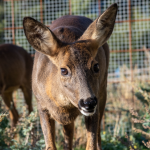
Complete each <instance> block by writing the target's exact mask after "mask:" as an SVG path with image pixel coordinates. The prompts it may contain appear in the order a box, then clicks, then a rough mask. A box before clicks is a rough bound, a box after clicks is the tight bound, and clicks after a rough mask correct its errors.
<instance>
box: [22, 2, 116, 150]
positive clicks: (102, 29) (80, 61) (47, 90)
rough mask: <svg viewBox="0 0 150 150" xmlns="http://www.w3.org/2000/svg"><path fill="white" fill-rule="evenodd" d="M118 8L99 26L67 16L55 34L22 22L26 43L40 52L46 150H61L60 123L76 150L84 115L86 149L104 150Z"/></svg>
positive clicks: (35, 84)
mask: <svg viewBox="0 0 150 150" xmlns="http://www.w3.org/2000/svg"><path fill="white" fill-rule="evenodd" d="M117 8H118V7H117V4H113V5H111V6H110V7H109V8H108V9H107V10H106V11H105V12H104V13H103V14H102V15H101V16H100V17H98V18H97V19H96V20H95V21H92V20H91V19H89V18H86V17H81V16H63V17H61V18H58V19H56V20H55V21H53V23H52V24H51V26H50V29H49V28H48V27H46V26H45V25H44V24H42V23H40V22H38V21H36V20H35V19H33V18H31V17H25V18H24V21H23V26H24V31H25V35H26V37H27V40H28V41H29V43H30V44H31V46H33V48H34V49H35V50H36V51H37V52H36V54H35V59H34V67H33V74H32V88H33V92H34V94H35V97H36V99H37V103H38V111H39V114H40V121H41V126H42V130H43V134H44V138H45V144H46V150H50V149H51V150H56V146H55V121H58V122H59V123H60V124H62V125H63V132H64V137H65V144H64V147H65V149H66V150H71V149H72V141H73V132H74V121H75V119H76V117H77V116H78V115H79V114H80V113H82V114H83V115H84V116H85V123H86V129H87V146H86V150H96V149H98V150H100V149H101V137H100V124H101V120H102V116H103V112H104V108H105V103H106V93H107V92H106V87H107V73H108V71H107V70H108V64H109V47H108V44H107V43H106V41H107V40H108V39H109V37H110V35H111V34H112V31H113V28H114V24H115V19H116V14H117Z"/></svg>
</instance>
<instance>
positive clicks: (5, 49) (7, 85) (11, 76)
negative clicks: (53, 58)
mask: <svg viewBox="0 0 150 150" xmlns="http://www.w3.org/2000/svg"><path fill="white" fill-rule="evenodd" d="M32 67H33V59H32V57H31V56H30V55H29V54H28V53H27V52H26V50H24V49H23V48H22V47H19V46H16V45H13V44H3V45H0V94H1V96H2V99H3V100H4V102H5V104H6V106H7V108H8V109H9V113H10V119H11V126H12V127H13V126H15V125H16V123H17V121H18V119H19V114H18V112H17V110H16V108H15V105H14V102H13V98H12V94H13V92H14V91H15V90H17V89H18V88H21V89H22V91H23V94H24V98H25V101H26V104H27V105H28V110H29V113H30V112H31V111H32V110H33V109H32V102H31V100H32V92H31V90H32V87H31V75H32Z"/></svg>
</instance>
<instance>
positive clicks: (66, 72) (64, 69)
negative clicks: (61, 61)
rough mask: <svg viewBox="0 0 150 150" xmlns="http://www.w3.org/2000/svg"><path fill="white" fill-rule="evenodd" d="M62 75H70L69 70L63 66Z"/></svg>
mask: <svg viewBox="0 0 150 150" xmlns="http://www.w3.org/2000/svg"><path fill="white" fill-rule="evenodd" d="M61 75H63V76H66V75H68V70H67V69H66V68H61Z"/></svg>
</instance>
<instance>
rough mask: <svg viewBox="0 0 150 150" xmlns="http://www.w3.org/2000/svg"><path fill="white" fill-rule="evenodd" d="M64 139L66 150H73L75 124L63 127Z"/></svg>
mask: <svg viewBox="0 0 150 150" xmlns="http://www.w3.org/2000/svg"><path fill="white" fill-rule="evenodd" d="M63 132H64V138H65V145H64V149H65V150H72V143H73V133H74V122H72V123H71V124H68V125H64V126H63Z"/></svg>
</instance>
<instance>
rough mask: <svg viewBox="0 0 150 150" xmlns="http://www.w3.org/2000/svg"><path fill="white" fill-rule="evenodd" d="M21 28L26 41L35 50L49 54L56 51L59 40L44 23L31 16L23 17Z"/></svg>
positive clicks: (54, 53) (51, 54) (53, 53)
mask: <svg viewBox="0 0 150 150" xmlns="http://www.w3.org/2000/svg"><path fill="white" fill-rule="evenodd" d="M23 28H24V32H25V35H26V37H27V40H28V42H29V43H30V45H31V46H32V47H33V48H34V49H35V50H36V51H39V52H41V53H43V54H46V55H49V56H54V55H56V54H57V53H58V47H59V45H60V41H59V40H58V39H57V37H56V36H55V35H54V34H53V32H52V31H51V30H50V29H49V28H48V27H46V26H45V25H44V24H42V23H40V22H38V21H37V20H35V19H33V18H31V17H25V18H24V20H23Z"/></svg>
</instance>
